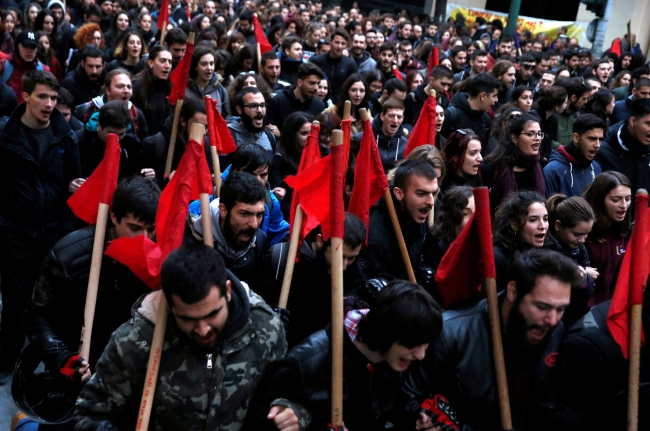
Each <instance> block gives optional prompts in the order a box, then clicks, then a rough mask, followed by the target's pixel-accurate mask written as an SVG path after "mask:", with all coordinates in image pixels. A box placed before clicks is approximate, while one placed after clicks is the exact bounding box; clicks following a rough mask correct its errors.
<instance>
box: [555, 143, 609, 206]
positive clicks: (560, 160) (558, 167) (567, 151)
mask: <svg viewBox="0 0 650 431" xmlns="http://www.w3.org/2000/svg"><path fill="white" fill-rule="evenodd" d="M602 171H603V170H602V169H601V168H600V165H599V164H598V162H596V161H595V160H594V161H592V162H590V161H588V160H587V159H585V158H584V157H583V156H582V154H580V152H579V151H578V150H577V148H576V147H575V146H574V145H573V144H569V145H567V146H561V147H559V148H558V149H557V151H556V150H553V152H552V153H551V158H550V159H549V162H548V164H547V165H546V166H545V167H544V186H545V189H546V196H548V197H551V196H553V195H554V194H556V193H562V194H563V195H565V196H569V197H570V196H581V195H582V192H583V190H584V189H585V187H587V186H588V185H589V184H591V183H592V182H593V181H594V179H595V178H596V175H598V174H600V173H601V172H602Z"/></svg>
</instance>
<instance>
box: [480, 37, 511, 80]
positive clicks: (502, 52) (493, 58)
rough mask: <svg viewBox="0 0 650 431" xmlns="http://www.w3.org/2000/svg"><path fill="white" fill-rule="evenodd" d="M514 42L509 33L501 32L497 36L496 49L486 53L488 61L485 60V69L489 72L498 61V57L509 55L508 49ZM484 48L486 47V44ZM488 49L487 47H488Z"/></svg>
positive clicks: (509, 49)
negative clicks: (499, 35)
mask: <svg viewBox="0 0 650 431" xmlns="http://www.w3.org/2000/svg"><path fill="white" fill-rule="evenodd" d="M513 43H514V39H513V38H512V36H511V35H509V34H507V33H506V34H502V35H501V37H499V43H497V50H496V51H492V52H490V54H489V55H488V62H487V69H486V70H487V71H488V72H489V71H490V70H492V68H493V67H494V65H495V64H496V63H497V61H499V58H501V57H502V56H509V55H510V51H511V50H512V45H513ZM485 48H488V47H487V46H486V47H485ZM488 49H489V48H488Z"/></svg>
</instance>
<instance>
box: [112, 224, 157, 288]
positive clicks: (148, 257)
mask: <svg viewBox="0 0 650 431" xmlns="http://www.w3.org/2000/svg"><path fill="white" fill-rule="evenodd" d="M104 254H105V255H107V256H108V257H110V258H112V259H115V260H116V261H118V262H120V263H121V264H123V265H124V266H126V267H127V268H129V269H130V270H131V272H132V273H134V274H135V275H136V276H137V277H138V278H139V279H140V280H142V282H143V283H144V284H146V285H147V286H148V287H149V288H151V289H157V288H159V287H160V266H161V265H162V260H161V252H160V247H159V246H158V244H156V243H155V242H153V241H152V240H150V239H149V238H147V236H146V235H138V236H136V237H133V238H129V237H122V238H118V239H116V240H113V241H111V242H110V243H109V244H108V247H107V248H106V251H104Z"/></svg>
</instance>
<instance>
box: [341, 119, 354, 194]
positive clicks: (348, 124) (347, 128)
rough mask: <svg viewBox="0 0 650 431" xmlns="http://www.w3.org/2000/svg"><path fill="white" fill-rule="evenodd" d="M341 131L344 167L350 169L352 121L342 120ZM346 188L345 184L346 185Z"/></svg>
mask: <svg viewBox="0 0 650 431" xmlns="http://www.w3.org/2000/svg"><path fill="white" fill-rule="evenodd" d="M341 130H342V131H343V148H344V149H343V156H344V158H343V161H344V162H343V166H345V169H347V168H348V163H349V161H350V138H351V137H352V119H351V118H350V119H347V120H341ZM344 186H345V184H344Z"/></svg>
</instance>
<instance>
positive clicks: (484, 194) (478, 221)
mask: <svg viewBox="0 0 650 431" xmlns="http://www.w3.org/2000/svg"><path fill="white" fill-rule="evenodd" d="M474 202H475V204H476V211H475V212H474V214H472V216H471V218H470V219H469V222H468V223H467V225H466V226H465V227H464V228H463V230H462V231H461V232H460V234H459V235H458V237H457V238H456V240H455V241H454V242H452V243H451V245H450V246H449V250H447V253H445V255H444V257H443V258H442V261H441V262H440V265H439V266H438V272H437V273H436V284H437V285H438V291H439V292H440V297H441V298H442V301H443V306H444V307H445V308H447V307H448V306H449V305H450V304H453V303H454V302H457V301H460V300H462V299H466V298H468V297H469V296H471V295H472V294H473V293H475V292H477V291H478V289H479V287H480V286H481V284H482V283H483V280H485V279H486V278H488V277H490V278H496V269H495V267H494V250H493V248H492V222H491V220H490V195H489V193H488V189H487V188H486V187H478V188H475V189H474ZM477 245H478V247H477Z"/></svg>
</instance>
